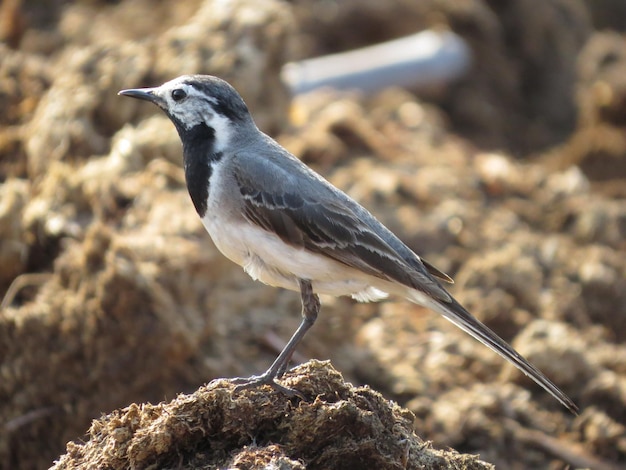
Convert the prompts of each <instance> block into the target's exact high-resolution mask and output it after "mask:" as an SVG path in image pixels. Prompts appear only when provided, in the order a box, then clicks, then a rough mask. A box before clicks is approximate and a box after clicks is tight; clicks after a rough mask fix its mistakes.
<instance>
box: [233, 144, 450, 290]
mask: <svg viewBox="0 0 626 470" xmlns="http://www.w3.org/2000/svg"><path fill="white" fill-rule="evenodd" d="M263 157H264V156H263V155H255V156H254V157H252V158H246V157H245V156H243V157H242V156H241V155H239V156H238V157H236V159H235V161H236V162H237V163H236V171H234V177H235V179H236V181H237V184H238V186H239V190H240V192H241V196H242V198H243V212H244V216H245V217H246V218H247V219H248V220H249V221H251V222H253V223H255V224H257V225H258V226H260V227H262V228H263V229H265V230H268V231H271V232H275V233H276V234H277V235H278V236H279V237H280V238H281V239H282V240H283V241H285V242H286V243H290V244H292V245H294V246H302V247H305V248H306V249H308V250H311V251H313V252H316V253H320V254H323V255H325V256H328V257H329V258H332V259H335V260H337V261H339V262H341V263H344V264H346V265H348V266H350V267H353V268H356V269H359V270H361V271H363V272H365V273H367V274H370V275H373V276H376V277H379V278H381V279H385V280H391V281H395V282H398V283H401V284H403V285H406V286H409V287H412V288H414V289H418V290H420V291H423V292H425V293H427V294H429V295H431V296H432V297H434V298H435V299H439V300H443V301H449V300H450V296H449V294H448V293H447V292H446V291H445V290H444V289H443V288H442V287H441V286H440V285H439V283H438V282H437V281H435V280H434V279H433V278H432V276H436V277H439V278H440V279H442V280H445V281H450V280H451V279H450V278H449V277H448V276H446V275H445V274H443V273H442V272H441V271H439V270H438V269H436V268H434V267H433V266H432V265H430V264H425V263H423V262H422V260H421V259H420V258H419V257H418V256H417V255H416V254H415V253H413V252H412V251H411V250H410V249H409V248H408V247H407V246H406V245H405V244H404V243H402V241H400V240H399V239H398V238H397V237H396V236H395V235H393V233H391V232H390V231H389V230H388V229H387V228H385V227H384V226H383V225H382V224H381V223H380V222H379V221H378V220H376V219H375V218H374V216H372V215H371V214H370V213H369V212H368V211H367V210H366V209H364V208H363V207H362V206H360V205H359V204H358V203H356V202H355V201H354V200H352V199H351V198H349V197H348V196H347V195H346V194H344V193H342V192H341V191H339V190H337V189H336V188H334V187H333V186H332V185H330V183H328V182H327V181H326V180H324V179H322V178H321V177H320V176H319V175H317V174H316V173H314V172H312V171H311V170H310V169H309V168H308V167H306V166H305V165H304V164H302V163H301V162H300V161H298V160H296V159H295V158H294V157H292V156H291V155H289V154H283V155H282V157H283V158H280V159H272V157H271V156H269V157H268V158H266V159H263Z"/></svg>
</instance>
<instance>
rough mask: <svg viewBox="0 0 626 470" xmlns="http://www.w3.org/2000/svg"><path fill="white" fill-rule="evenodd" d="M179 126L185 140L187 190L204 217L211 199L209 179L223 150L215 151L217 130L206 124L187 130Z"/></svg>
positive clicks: (184, 157) (197, 210) (199, 213)
mask: <svg viewBox="0 0 626 470" xmlns="http://www.w3.org/2000/svg"><path fill="white" fill-rule="evenodd" d="M176 127H177V128H178V132H179V134H180V137H181V140H182V142H183V162H184V166H185V180H186V181H187V190H188V191H189V195H190V196H191V201H192V202H193V205H194V207H195V208H196V212H197V213H198V215H199V216H200V217H204V215H205V214H206V211H207V202H208V199H209V179H210V178H211V172H212V170H213V168H212V167H213V165H214V164H215V163H217V162H218V161H219V160H220V159H221V158H222V152H216V151H215V130H214V129H213V128H212V127H209V126H207V125H206V124H199V125H197V126H194V127H192V128H191V129H189V130H187V129H184V128H180V127H179V126H176Z"/></svg>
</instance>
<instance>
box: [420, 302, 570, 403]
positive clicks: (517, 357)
mask: <svg viewBox="0 0 626 470" xmlns="http://www.w3.org/2000/svg"><path fill="white" fill-rule="evenodd" d="M420 303H421V302H420ZM429 306H430V307H431V308H433V309H434V310H436V311H437V312H439V313H441V314H442V315H443V316H444V317H445V318H446V319H447V320H449V321H451V322H452V323H454V324H455V325H456V326H458V327H459V328H461V329H462V330H463V331H465V332H466V333H468V334H470V335H472V336H473V337H474V338H476V339H477V340H478V341H480V342H481V343H483V344H484V345H485V346H488V347H489V348H491V349H492V350H494V351H495V352H496V353H498V354H499V355H500V356H502V357H503V358H505V359H506V360H507V361H509V362H511V364H513V365H514V366H515V367H517V368H518V369H519V370H521V371H522V372H523V373H524V374H526V375H527V376H528V377H530V378H531V379H533V380H534V381H535V382H536V383H537V384H538V385H539V386H541V387H542V388H543V389H544V390H545V391H547V392H548V393H549V394H550V395H552V396H553V397H554V398H556V399H557V400H558V401H559V402H560V403H561V404H562V405H563V406H564V407H565V408H567V409H568V410H570V411H571V412H572V413H573V414H578V406H576V404H575V403H574V402H573V401H572V399H571V398H570V397H568V396H567V395H566V394H565V393H563V392H562V391H561V389H559V388H558V387H557V386H556V385H554V384H553V383H552V382H551V381H550V379H548V378H547V377H546V376H545V375H544V374H543V373H542V372H541V371H540V370H539V369H537V368H536V367H535V366H534V365H532V364H531V363H530V362H528V361H527V360H526V359H524V357H522V355H521V354H519V353H518V352H517V351H515V349H513V348H512V347H511V346H509V344H508V343H507V342H506V341H504V340H503V339H502V338H500V337H499V336H498V335H497V334H495V333H494V332H493V331H491V330H490V329H489V328H487V327H486V326H485V325H483V324H482V323H481V322H480V321H479V320H478V319H476V318H475V317H474V316H473V315H472V314H471V313H469V312H468V311H467V310H465V308H463V306H462V305H461V304H459V303H458V302H457V301H456V300H454V299H451V301H450V302H444V301H433V302H432V303H431V304H430V305H429Z"/></svg>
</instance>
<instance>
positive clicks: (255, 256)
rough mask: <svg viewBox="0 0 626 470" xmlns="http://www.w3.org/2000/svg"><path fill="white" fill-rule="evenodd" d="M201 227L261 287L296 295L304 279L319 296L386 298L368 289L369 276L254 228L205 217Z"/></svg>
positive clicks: (370, 279) (242, 222)
mask: <svg viewBox="0 0 626 470" xmlns="http://www.w3.org/2000/svg"><path fill="white" fill-rule="evenodd" d="M202 223H203V224H204V226H205V228H206V229H207V231H208V232H209V234H210V235H211V238H212V239H213V242H214V243H215V246H216V247H217V248H218V249H219V250H220V252H222V254H224V256H226V257H227V258H229V259H230V260H232V261H234V262H235V263H237V264H238V265H240V266H242V267H243V268H244V270H245V271H246V273H248V274H249V275H250V277H252V278H253V279H257V280H259V281H261V282H264V283H265V284H269V285H271V286H276V287H282V288H285V289H290V290H295V291H299V290H300V288H299V285H298V279H308V280H310V281H311V284H312V285H313V290H314V291H315V292H316V293H319V294H330V295H335V296H339V295H350V296H353V297H355V298H356V299H357V300H360V301H370V300H380V299H383V298H385V297H387V294H386V293H385V292H382V291H381V290H379V289H377V288H376V287H374V286H372V285H371V284H372V282H371V281H372V278H371V277H370V276H368V275H365V274H363V273H361V272H360V271H358V270H356V269H353V268H350V267H348V266H346V265H344V264H343V263H339V262H338V261H335V260H333V259H331V258H328V257H326V256H323V255H318V254H316V253H311V252H308V251H306V250H304V249H302V248H296V247H294V246H291V245H288V244H286V243H284V242H283V241H282V240H281V239H280V237H278V236H277V235H274V234H272V233H270V232H267V231H266V230H263V229H261V228H259V227H257V226H255V225H251V224H249V223H247V222H244V221H241V222H239V223H233V222H232V221H229V222H226V221H225V220H223V219H222V218H220V217H219V216H216V214H213V217H211V216H209V214H208V213H207V216H205V217H204V218H203V219H202Z"/></svg>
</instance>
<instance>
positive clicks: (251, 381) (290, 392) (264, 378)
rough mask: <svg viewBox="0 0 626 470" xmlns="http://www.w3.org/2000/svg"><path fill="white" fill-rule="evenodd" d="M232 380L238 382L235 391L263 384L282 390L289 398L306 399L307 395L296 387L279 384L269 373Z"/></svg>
mask: <svg viewBox="0 0 626 470" xmlns="http://www.w3.org/2000/svg"><path fill="white" fill-rule="evenodd" d="M230 381H231V382H232V383H234V384H237V386H236V387H235V393H237V392H241V391H242V390H248V389H251V388H256V387H260V386H262V385H269V386H270V387H272V388H273V389H274V390H276V391H277V392H280V393H282V394H283V395H285V396H287V397H289V398H292V397H298V398H300V399H301V400H303V401H306V397H305V396H304V395H303V394H302V393H301V392H299V391H298V390H296V389H294V388H289V387H285V386H284V385H281V384H279V383H278V382H276V380H274V377H272V376H271V375H269V374H263V375H253V376H252V377H236V378H234V379H230Z"/></svg>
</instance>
